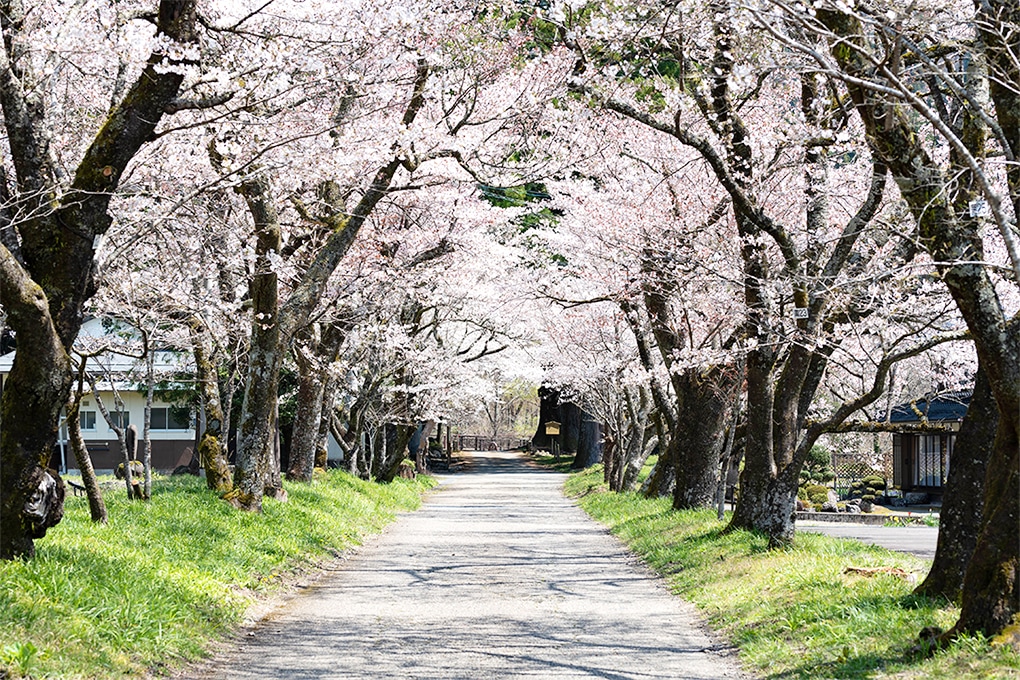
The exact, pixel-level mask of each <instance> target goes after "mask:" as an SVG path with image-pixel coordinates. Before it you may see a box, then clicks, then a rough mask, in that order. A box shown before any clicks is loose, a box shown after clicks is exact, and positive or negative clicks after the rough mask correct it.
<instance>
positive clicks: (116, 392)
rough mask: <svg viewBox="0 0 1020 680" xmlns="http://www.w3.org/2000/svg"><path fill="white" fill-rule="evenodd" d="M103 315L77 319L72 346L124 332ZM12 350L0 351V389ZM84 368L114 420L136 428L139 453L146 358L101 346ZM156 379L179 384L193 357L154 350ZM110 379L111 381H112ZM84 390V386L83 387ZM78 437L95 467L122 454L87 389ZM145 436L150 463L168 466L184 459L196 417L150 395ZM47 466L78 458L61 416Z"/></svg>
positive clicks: (68, 465)
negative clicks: (81, 321)
mask: <svg viewBox="0 0 1020 680" xmlns="http://www.w3.org/2000/svg"><path fill="white" fill-rule="evenodd" d="M125 330H126V329H125V327H118V326H116V325H114V324H111V323H110V322H109V321H106V322H105V323H104V320H102V319H90V320H88V321H86V322H85V324H83V325H82V329H81V332H80V333H79V335H78V340H77V341H76V342H75V347H76V348H81V349H83V350H84V349H86V348H88V349H91V348H93V347H96V346H98V345H99V344H100V343H102V342H104V341H106V340H107V339H112V338H114V337H115V336H116V335H118V334H123V333H124V332H125ZM14 355H15V352H9V353H8V354H5V355H3V356H0V395H2V394H3V391H4V389H5V387H6V382H7V376H8V375H9V374H10V371H11V366H12V365H13V363H14ZM88 361H89V363H88V368H89V371H90V372H91V373H92V375H93V376H95V377H96V378H97V387H98V389H99V396H100V397H101V398H102V400H103V404H104V405H105V406H106V408H107V410H108V411H109V412H110V415H111V417H112V419H113V420H114V422H115V423H117V424H118V425H119V426H121V427H126V426H128V425H132V424H133V425H134V426H135V427H136V428H137V429H138V439H139V441H138V452H137V455H138V457H139V458H141V456H142V441H141V440H142V426H143V423H144V422H145V384H144V382H145V361H144V359H141V358H136V357H131V356H125V355H123V354H118V353H116V352H103V353H102V354H101V355H99V356H97V357H95V358H90V359H89V360H88ZM153 366H154V369H155V375H156V380H157V381H159V380H169V379H172V380H174V381H175V382H176V383H177V384H178V385H180V386H181V387H182V388H184V387H185V382H186V378H185V381H184V382H182V381H181V376H182V375H184V376H190V375H192V374H193V373H194V363H193V362H192V360H191V357H190V355H189V354H187V353H184V352H169V351H157V352H156V353H155V355H154V357H153ZM111 379H112V380H113V382H112V383H111ZM85 389H86V390H88V386H87V385H86V387H85ZM79 418H80V422H81V432H82V439H84V440H85V445H86V447H87V448H88V450H89V454H90V455H91V457H92V465H93V466H94V467H95V468H96V470H97V471H98V472H104V471H106V472H108V471H111V470H113V469H114V468H115V467H116V466H117V464H118V463H120V462H122V461H123V460H124V456H123V454H122V452H121V448H120V443H119V441H118V439H117V433H116V432H115V431H114V430H113V427H111V426H110V424H109V423H107V421H106V419H105V418H104V417H103V414H102V413H101V412H100V409H99V407H98V404H97V403H96V399H95V397H94V396H93V395H92V394H91V392H87V393H86V394H85V396H84V397H83V399H82V402H81V407H80V409H79ZM0 428H3V423H2V422H0ZM149 440H150V441H151V442H152V467H153V468H154V469H157V470H164V471H172V470H173V469H174V468H176V467H177V466H178V465H187V464H188V461H190V460H191V452H192V450H194V447H195V418H194V414H193V413H192V412H191V410H190V408H189V407H187V406H183V405H180V404H174V403H170V402H167V401H163V400H160V399H155V398H154V399H153V402H152V411H151V414H150V425H149ZM50 466H51V467H54V468H56V469H58V470H60V471H61V472H65V471H67V470H75V469H76V468H77V463H76V462H75V459H74V454H73V452H72V451H71V448H70V446H69V445H68V444H67V428H66V426H65V425H64V423H63V422H61V427H60V436H59V442H58V444H57V447H56V450H55V451H54V453H53V457H52V458H51V460H50Z"/></svg>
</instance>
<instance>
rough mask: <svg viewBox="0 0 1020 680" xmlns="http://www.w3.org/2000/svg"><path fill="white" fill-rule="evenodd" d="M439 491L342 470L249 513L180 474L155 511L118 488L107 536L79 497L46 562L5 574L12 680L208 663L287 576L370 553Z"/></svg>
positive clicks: (110, 498)
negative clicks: (377, 535) (372, 537)
mask: <svg viewBox="0 0 1020 680" xmlns="http://www.w3.org/2000/svg"><path fill="white" fill-rule="evenodd" d="M433 483H434V482H433V480H432V479H431V478H429V477H419V478H418V480H415V481H405V480H402V479H397V480H396V481H394V482H393V483H392V484H389V485H380V484H375V483H371V482H365V481H362V480H360V479H357V478H355V477H351V476H350V475H347V474H345V473H341V472H330V473H328V474H326V475H323V476H317V477H316V481H315V483H314V484H312V485H300V484H289V483H288V484H286V485H285V486H286V489H287V492H288V494H289V496H290V500H289V502H287V503H279V502H276V501H270V500H267V501H266V503H265V506H264V512H263V513H262V514H249V513H243V512H240V511H238V510H235V509H234V508H232V507H231V506H229V505H228V504H227V503H225V502H223V501H221V500H219V499H218V498H217V497H216V496H215V495H214V494H213V493H211V492H209V491H207V490H206V488H205V483H204V480H199V479H196V478H194V477H173V478H169V479H162V480H159V481H158V482H157V484H156V485H155V486H154V491H153V498H152V500H151V501H150V502H148V503H141V502H137V501H135V502H131V501H128V500H127V498H126V497H125V496H126V494H125V493H124V490H123V488H122V487H120V486H117V487H115V488H113V489H110V490H109V491H107V492H106V496H105V500H106V503H107V508H108V510H109V515H110V523H109V524H108V525H106V526H102V525H96V524H93V523H92V522H91V521H89V515H88V506H87V504H86V502H85V499H84V498H74V497H69V498H68V499H67V508H66V514H65V517H64V520H63V521H62V522H61V523H60V524H59V525H58V526H56V527H55V528H53V529H51V530H50V532H49V533H48V534H47V535H46V537H45V538H43V539H40V540H39V541H37V543H36V546H37V551H38V554H37V556H36V558H35V559H32V560H29V561H14V562H2V563H0V678H2V677H4V673H3V672H2V671H6V673H7V674H8V676H9V677H12V678H17V677H21V676H24V675H31V677H33V678H42V677H55V678H111V677H137V676H138V675H139V674H141V673H143V672H145V671H146V670H147V669H153V668H155V669H157V670H158V669H159V668H162V667H164V666H169V667H173V666H176V665H179V664H180V663H182V662H184V661H187V660H192V659H195V658H198V657H200V656H201V655H202V653H203V650H204V649H205V648H206V647H207V646H208V643H209V641H210V640H212V639H215V638H217V637H220V636H222V635H223V634H225V633H226V632H227V631H229V630H230V629H231V628H232V627H234V626H236V625H237V624H238V623H239V622H240V621H241V620H242V618H243V616H244V612H245V610H246V609H247V608H248V606H249V605H250V604H252V603H253V601H254V600H256V599H257V598H259V597H261V596H263V595H266V594H270V593H272V592H273V591H274V590H277V589H278V588H279V587H280V583H281V582H282V576H283V575H284V574H285V573H287V572H289V571H293V570H299V569H302V568H310V567H312V566H313V565H314V564H315V563H316V562H317V561H321V560H323V559H325V558H328V557H331V556H333V555H336V554H338V553H339V552H340V551H343V550H345V549H347V548H350V547H351V546H354V545H356V544H358V543H359V542H360V538H361V537H362V536H364V535H365V534H367V533H371V532H375V531H378V530H380V529H381V528H382V527H383V526H384V525H385V524H386V523H387V522H389V521H390V520H392V519H393V518H394V513H395V512H397V511H400V510H411V509H414V508H416V507H418V505H419V503H420V499H421V493H422V492H423V491H424V490H425V489H427V488H428V487H430V486H431V485H432V484H433Z"/></svg>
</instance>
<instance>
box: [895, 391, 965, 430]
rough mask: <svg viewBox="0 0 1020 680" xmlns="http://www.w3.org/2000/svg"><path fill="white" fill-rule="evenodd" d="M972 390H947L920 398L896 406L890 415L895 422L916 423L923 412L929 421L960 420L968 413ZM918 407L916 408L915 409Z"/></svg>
mask: <svg viewBox="0 0 1020 680" xmlns="http://www.w3.org/2000/svg"><path fill="white" fill-rule="evenodd" d="M970 397H971V391H969V390H968V391H965V392H947V393H946V394H942V395H939V396H937V397H932V398H930V399H918V400H917V401H914V402H908V403H906V404H900V405H898V406H894V407H893V409H892V412H891V413H890V416H889V421H890V422H893V423H916V422H920V421H921V420H922V418H921V415H919V413H920V414H923V415H924V416H925V417H926V418H927V420H928V422H932V423H940V422H959V421H961V420H963V416H964V415H965V414H966V413H967V407H968V406H969V405H970ZM915 409H916V410H915Z"/></svg>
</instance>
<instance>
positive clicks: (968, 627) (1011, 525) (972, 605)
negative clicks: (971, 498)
mask: <svg viewBox="0 0 1020 680" xmlns="http://www.w3.org/2000/svg"><path fill="white" fill-rule="evenodd" d="M982 525H983V527H982V529H981V534H980V535H979V536H978V540H977V545H975V546H974V554H973V556H972V557H971V560H970V563H969V564H968V565H967V573H966V575H965V576H964V580H963V590H962V593H961V609H960V620H959V621H957V622H956V625H955V626H953V628H952V629H951V630H950V631H949V632H948V633H946V635H945V636H944V637H943V640H946V641H948V640H952V639H954V638H955V637H956V635H957V634H959V633H966V634H971V635H973V634H975V633H981V634H983V635H986V636H988V637H992V638H999V640H1001V641H1002V642H1005V643H1007V644H1009V645H1011V646H1013V647H1014V648H1020V629H1018V626H1017V625H1016V624H1017V618H1018V614H1017V613H1018V612H1020V584H1018V583H1017V577H1018V571H1020V547H1018V545H1017V543H1018V541H1017V527H1018V526H1020V439H1018V437H1017V428H1016V424H1015V422H1014V423H1011V422H1009V420H1008V419H1006V418H1003V417H1002V414H1001V413H1000V415H999V426H998V429H997V432H996V435H995V448H994V449H993V451H992V458H991V460H990V461H989V463H988V477H987V480H986V482H985V508H984V516H983V520H982Z"/></svg>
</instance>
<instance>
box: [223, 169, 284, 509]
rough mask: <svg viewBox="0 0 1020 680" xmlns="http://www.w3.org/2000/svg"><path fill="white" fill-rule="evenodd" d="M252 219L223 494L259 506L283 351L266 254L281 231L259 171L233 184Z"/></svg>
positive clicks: (266, 481) (267, 482)
mask: <svg viewBox="0 0 1020 680" xmlns="http://www.w3.org/2000/svg"><path fill="white" fill-rule="evenodd" d="M237 191H238V193H240V194H241V195H242V196H243V197H244V199H245V201H246V202H247V204H248V210H249V212H250V213H251V215H252V219H253V221H254V223H255V235H256V238H257V243H256V249H255V254H256V255H255V257H256V259H255V274H254V275H253V276H252V279H251V284H250V290H251V297H252V314H253V318H252V326H251V329H252V330H251V344H250V346H249V348H248V375H247V378H246V380H245V389H244V401H243V405H242V407H241V422H240V424H239V426H238V429H239V442H238V447H237V457H236V465H235V468H234V490H233V491H231V493H230V494H229V495H228V496H227V499H228V500H229V501H230V502H231V503H232V504H234V505H235V506H237V507H239V508H241V509H244V510H252V511H256V512H261V511H262V497H263V495H264V494H265V489H266V487H267V486H270V487H271V486H272V479H271V474H272V466H273V460H272V459H273V457H274V449H273V444H274V442H275V439H276V428H275V427H274V424H275V421H274V418H273V416H274V414H275V413H276V401H277V391H278V385H279V379H280V366H281V365H282V363H283V350H282V348H281V343H280V324H279V296H278V293H277V277H276V271H275V270H274V269H273V265H272V261H271V259H270V257H271V256H275V254H276V253H278V252H279V251H280V245H281V240H282V235H281V231H280V223H279V216H278V214H277V212H276V207H275V205H274V204H273V200H272V197H271V196H270V191H269V182H268V180H266V178H265V176H264V175H262V174H259V175H256V176H254V177H251V178H249V179H247V180H245V181H244V182H243V183H242V184H241V185H240V186H239V187H237Z"/></svg>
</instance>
